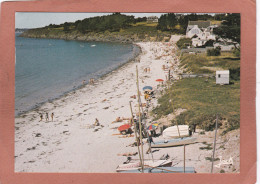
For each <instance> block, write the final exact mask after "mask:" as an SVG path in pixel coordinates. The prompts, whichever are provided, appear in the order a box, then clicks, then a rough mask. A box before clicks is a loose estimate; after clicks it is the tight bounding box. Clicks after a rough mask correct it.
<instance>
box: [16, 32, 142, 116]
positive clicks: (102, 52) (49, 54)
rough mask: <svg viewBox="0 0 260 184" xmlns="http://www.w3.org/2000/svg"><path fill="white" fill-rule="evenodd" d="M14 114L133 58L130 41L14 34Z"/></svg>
mask: <svg viewBox="0 0 260 184" xmlns="http://www.w3.org/2000/svg"><path fill="white" fill-rule="evenodd" d="M15 48H16V66H15V114H16V115H18V114H20V113H22V112H24V111H28V110H30V109H32V108H34V107H35V106H39V105H40V104H42V103H44V102H46V101H48V100H52V99H55V98H58V97H60V96H62V95H63V94H65V93H67V92H69V91H72V90H75V89H77V88H78V87H80V86H81V85H82V81H83V80H86V81H88V80H89V79H90V78H96V79H97V78H99V77H101V76H102V75H104V74H107V73H109V72H110V71H112V70H114V69H115V68H117V67H118V66H120V65H122V64H124V63H126V62H127V61H129V60H130V59H132V58H134V57H135V56H136V55H137V54H138V53H139V52H140V49H139V48H138V47H137V46H134V45H132V44H120V43H103V42H80V41H65V40H55V39H34V38H23V37H18V34H16V41H15Z"/></svg>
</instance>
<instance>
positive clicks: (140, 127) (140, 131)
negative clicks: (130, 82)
mask: <svg viewBox="0 0 260 184" xmlns="http://www.w3.org/2000/svg"><path fill="white" fill-rule="evenodd" d="M136 86H137V96H138V112H139V134H140V135H139V136H140V143H141V151H142V172H144V150H143V138H142V124H141V109H140V92H139V80H138V68H137V65H136Z"/></svg>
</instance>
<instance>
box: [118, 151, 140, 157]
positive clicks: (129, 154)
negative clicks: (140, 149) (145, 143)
mask: <svg viewBox="0 0 260 184" xmlns="http://www.w3.org/2000/svg"><path fill="white" fill-rule="evenodd" d="M135 155H137V152H132V153H130V152H129V153H118V154H117V156H135Z"/></svg>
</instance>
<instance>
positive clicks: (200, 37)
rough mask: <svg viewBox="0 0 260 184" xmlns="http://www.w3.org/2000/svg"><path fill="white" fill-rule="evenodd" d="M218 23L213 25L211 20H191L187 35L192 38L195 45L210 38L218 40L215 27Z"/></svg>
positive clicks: (201, 43) (202, 43)
mask: <svg viewBox="0 0 260 184" xmlns="http://www.w3.org/2000/svg"><path fill="white" fill-rule="evenodd" d="M215 27H217V25H211V23H210V21H189V23H188V27H187V30H186V37H187V38H192V45H193V46H194V47H197V46H202V45H204V44H205V43H206V42H207V41H208V40H216V36H215V35H214V34H213V29H214V28H215Z"/></svg>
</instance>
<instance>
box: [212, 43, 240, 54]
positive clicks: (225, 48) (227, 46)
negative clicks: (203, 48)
mask: <svg viewBox="0 0 260 184" xmlns="http://www.w3.org/2000/svg"><path fill="white" fill-rule="evenodd" d="M213 45H214V48H217V47H220V48H221V51H222V52H231V51H233V49H235V46H234V45H233V44H224V43H214V44H213ZM238 46H239V45H238Z"/></svg>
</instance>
